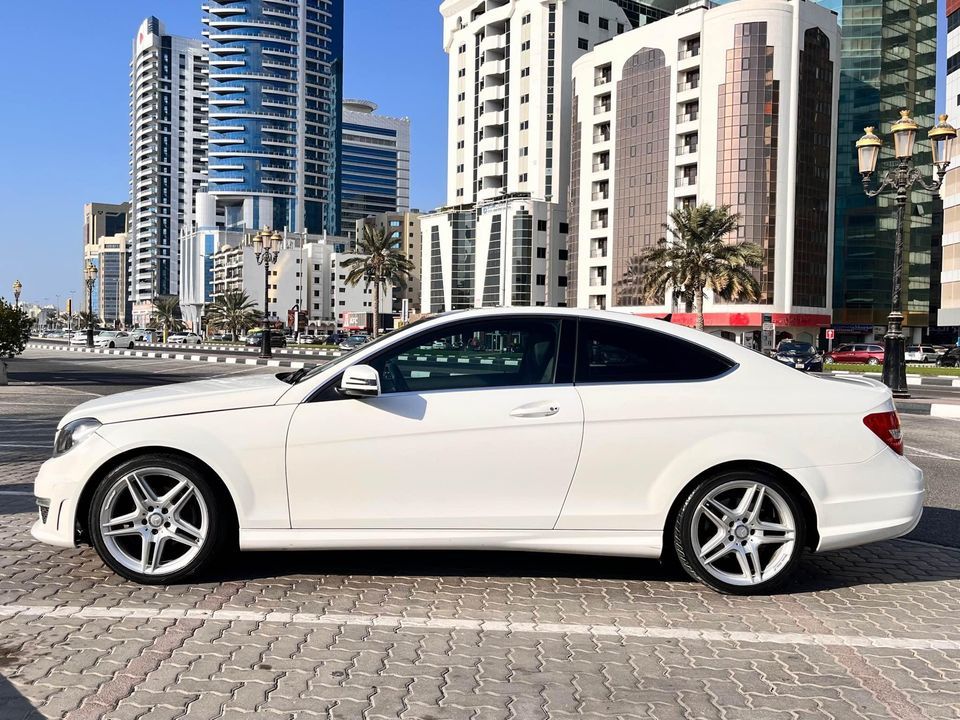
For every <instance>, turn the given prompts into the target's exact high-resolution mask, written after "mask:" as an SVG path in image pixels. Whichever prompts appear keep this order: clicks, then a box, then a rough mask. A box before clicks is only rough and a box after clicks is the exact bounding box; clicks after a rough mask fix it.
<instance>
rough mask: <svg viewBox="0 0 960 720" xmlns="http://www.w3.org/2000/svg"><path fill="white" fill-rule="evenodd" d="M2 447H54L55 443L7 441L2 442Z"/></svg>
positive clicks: (0, 445)
mask: <svg viewBox="0 0 960 720" xmlns="http://www.w3.org/2000/svg"><path fill="white" fill-rule="evenodd" d="M0 447H12V448H22V447H26V448H50V449H53V443H5V442H0Z"/></svg>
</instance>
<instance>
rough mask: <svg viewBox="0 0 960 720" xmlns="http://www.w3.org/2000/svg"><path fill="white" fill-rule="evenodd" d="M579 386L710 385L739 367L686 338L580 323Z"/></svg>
mask: <svg viewBox="0 0 960 720" xmlns="http://www.w3.org/2000/svg"><path fill="white" fill-rule="evenodd" d="M578 346H579V347H578V355H577V373H576V382H578V383H610V382H666V381H676V380H704V379H707V378H712V377H716V376H717V375H722V374H723V373H725V372H726V371H727V370H729V369H730V368H731V367H733V365H734V363H733V362H731V361H730V360H728V359H727V358H724V357H721V356H719V355H717V354H716V353H714V352H712V351H710V350H707V349H706V348H702V347H700V346H699V345H695V344H694V343H691V342H687V341H686V340H681V339H680V338H677V337H674V336H672V335H668V334H666V333H661V332H657V331H655V330H647V329H645V328H638V327H631V326H629V325H625V324H620V323H605V322H596V321H590V320H581V321H580V334H579V339H578Z"/></svg>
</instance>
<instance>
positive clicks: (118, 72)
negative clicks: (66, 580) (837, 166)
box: [0, 0, 956, 304]
mask: <svg viewBox="0 0 960 720" xmlns="http://www.w3.org/2000/svg"><path fill="white" fill-rule="evenodd" d="M940 2H941V16H942V12H943V10H942V6H943V2H944V0H940ZM201 4H202V3H201V1H200V0H46V2H44V3H42V4H40V5H33V4H32V3H29V2H12V1H11V0H0V218H2V222H3V225H2V227H0V295H3V296H6V297H8V298H9V297H10V296H11V292H10V285H11V284H12V283H13V280H14V279H15V278H19V279H20V280H21V282H22V283H23V285H24V291H23V299H24V300H27V301H34V302H40V301H45V302H55V296H56V295H57V294H59V295H60V296H61V300H60V302H61V304H62V303H63V298H65V297H66V296H68V295H70V294H71V291H72V293H73V295H74V297H75V298H79V297H80V293H79V292H78V291H79V290H80V279H79V278H80V272H81V268H82V239H81V235H82V225H83V204H84V203H85V202H91V201H98V202H122V201H123V200H125V199H126V198H127V187H128V172H129V165H128V163H129V158H128V142H129V140H128V132H129V128H128V103H129V97H128V94H129V77H128V71H129V68H128V64H129V62H130V52H131V42H132V38H133V34H134V32H135V31H136V29H137V27H138V26H139V24H140V22H141V21H142V20H143V18H144V17H146V16H148V15H156V16H157V17H159V18H160V19H161V20H163V21H164V22H165V23H166V24H167V30H168V32H172V33H175V34H178V35H188V36H194V37H199V34H200V30H201V25H200V15H201V13H200V5H201ZM345 5H346V20H345V32H344V35H345V37H344V42H345V54H346V57H345V61H344V68H345V71H344V72H345V74H344V90H345V94H346V95H347V96H348V97H363V98H367V99H370V100H373V101H374V102H376V103H378V104H379V105H380V111H381V112H383V113H386V114H389V115H399V116H404V115H405V116H408V117H410V119H411V123H412V168H411V171H412V178H411V194H412V197H411V203H412V206H413V207H419V208H421V209H429V208H433V207H436V206H437V205H439V204H441V203H442V202H443V201H444V200H445V194H446V191H445V182H446V179H445V162H446V147H445V146H446V142H445V141H446V132H447V129H446V119H447V75H446V55H445V54H444V52H443V48H442V46H441V43H442V38H441V23H440V13H439V12H438V7H439V5H440V3H439V0H345ZM38 13H39V15H38ZM43 17H46V18H55V19H56V21H55V22H49V23H45V24H43V26H42V32H39V31H38V23H37V20H38V18H41V19H42V18H43ZM942 25H944V23H941V26H942ZM941 31H942V32H944V33H945V28H943V27H941ZM945 45H946V43H945V41H944V40H941V42H940V43H939V46H940V48H941V51H940V54H941V58H940V66H941V70H940V72H941V77H942V73H943V70H942V67H943V62H944V60H943V57H942V56H943V50H942V48H943V47H944V46H945ZM942 95H943V91H942V88H941V90H940V102H939V103H938V107H941V108H942V107H943V99H942ZM955 121H956V120H955Z"/></svg>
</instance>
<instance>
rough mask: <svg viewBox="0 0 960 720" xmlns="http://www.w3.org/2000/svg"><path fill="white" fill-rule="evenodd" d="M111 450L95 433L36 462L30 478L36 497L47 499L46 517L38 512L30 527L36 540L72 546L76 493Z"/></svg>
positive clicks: (77, 493)
mask: <svg viewBox="0 0 960 720" xmlns="http://www.w3.org/2000/svg"><path fill="white" fill-rule="evenodd" d="M114 452H115V448H114V447H113V445H111V444H110V443H108V442H107V441H106V440H104V439H103V438H102V437H101V436H100V434H99V433H93V434H92V435H90V436H89V437H88V438H87V439H86V440H84V441H83V442H82V443H80V444H79V445H77V446H76V447H75V448H73V449H72V450H70V451H69V452H67V453H65V454H64V455H61V456H59V457H55V458H50V459H49V460H47V461H46V462H45V463H43V465H41V466H40V471H39V472H38V473H37V479H36V481H35V482H34V490H33V492H34V495H36V496H37V499H38V500H40V501H44V502H49V510H48V511H47V513H46V520H44V518H43V516H42V514H41V515H40V517H38V518H37V521H36V522H35V523H34V524H33V526H32V527H31V528H30V534H31V535H33V537H34V538H36V539H37V540H39V541H40V542H43V543H47V544H48V545H56V546H58V547H76V544H77V543H76V521H77V507H78V505H79V501H80V494H81V492H82V491H83V487H84V485H86V483H87V481H88V480H89V479H90V477H91V476H92V475H93V474H94V473H95V472H96V471H97V470H98V469H99V468H100V467H101V466H102V465H103V463H104V462H105V461H106V459H107V458H109V457H110V456H111V455H113V453H114Z"/></svg>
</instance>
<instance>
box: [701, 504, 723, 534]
mask: <svg viewBox="0 0 960 720" xmlns="http://www.w3.org/2000/svg"><path fill="white" fill-rule="evenodd" d="M700 510H701V511H702V512H703V515H704V517H705V518H707V520H709V521H710V522H712V523H713V524H714V525H716V526H717V527H718V528H720V529H721V530H726V529H727V524H726V523H725V522H724V521H723V518H722V517H720V516H719V515H717V514H716V513H715V512H714V511H713V510H711V509H710V508H708V507H706V506H704V507H702V508H700ZM721 534H723V533H721Z"/></svg>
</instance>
